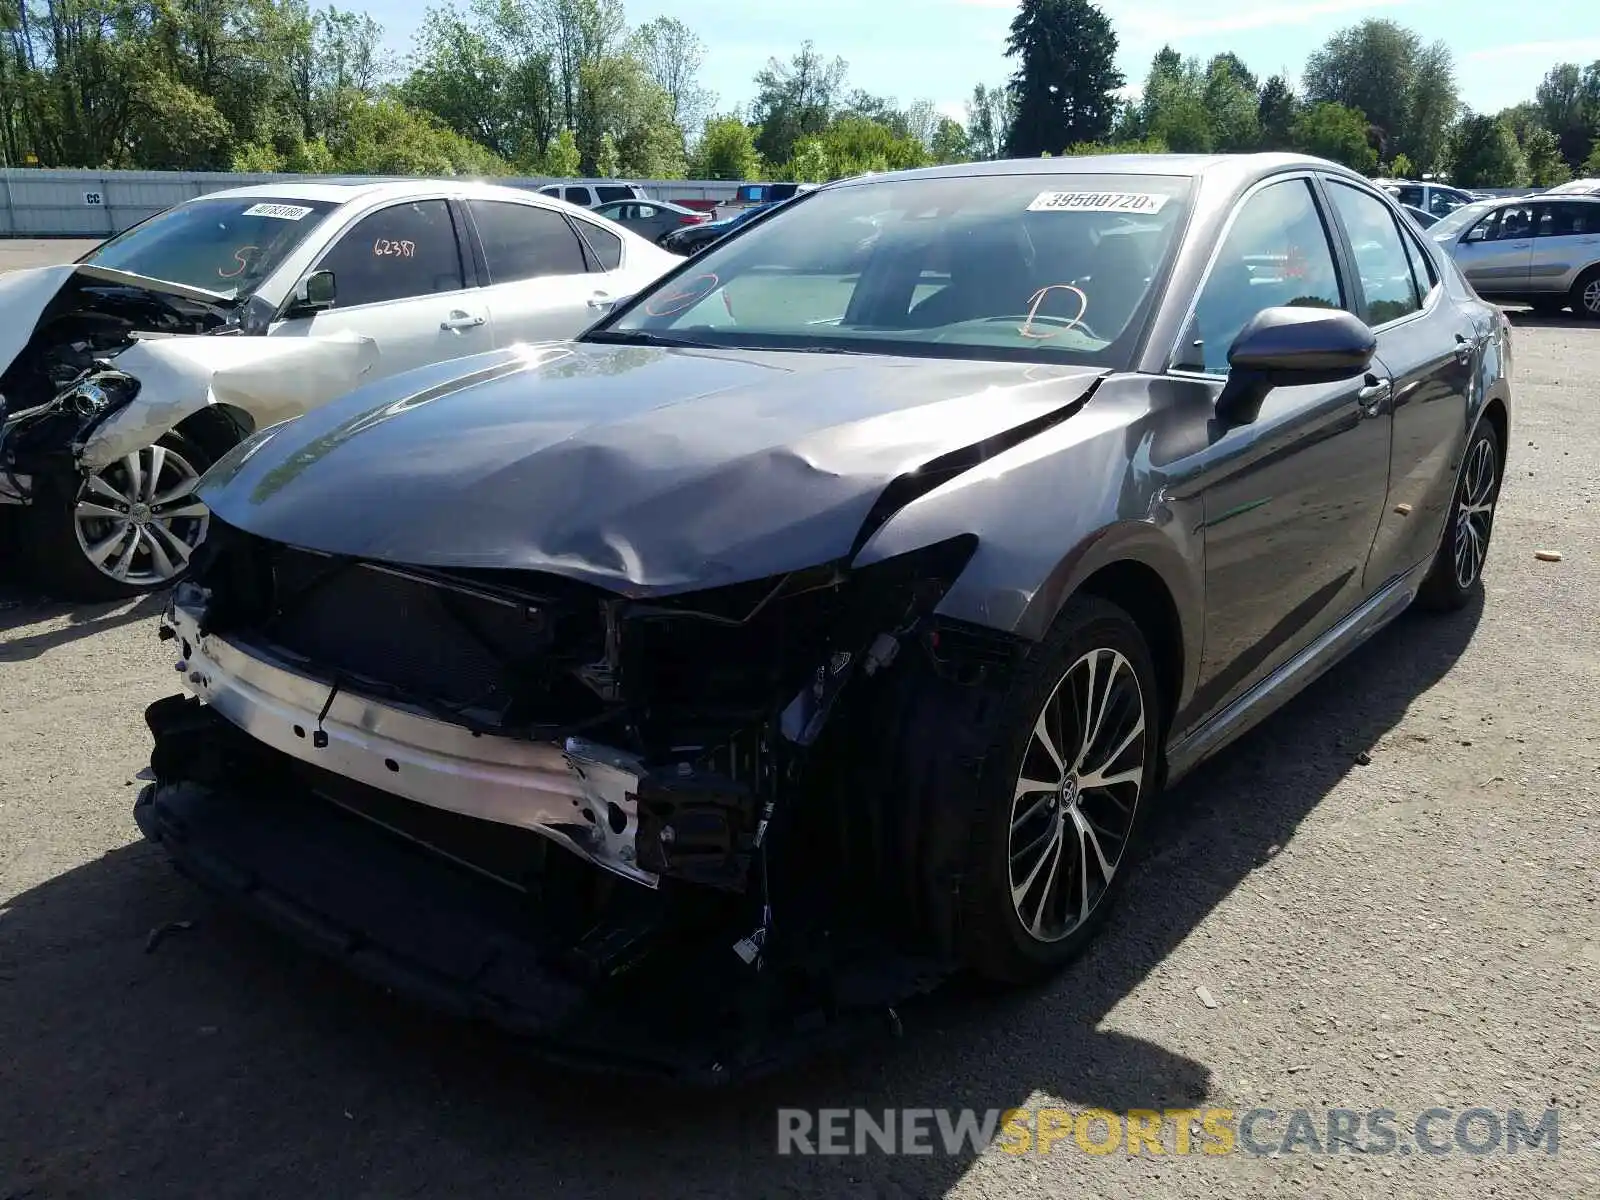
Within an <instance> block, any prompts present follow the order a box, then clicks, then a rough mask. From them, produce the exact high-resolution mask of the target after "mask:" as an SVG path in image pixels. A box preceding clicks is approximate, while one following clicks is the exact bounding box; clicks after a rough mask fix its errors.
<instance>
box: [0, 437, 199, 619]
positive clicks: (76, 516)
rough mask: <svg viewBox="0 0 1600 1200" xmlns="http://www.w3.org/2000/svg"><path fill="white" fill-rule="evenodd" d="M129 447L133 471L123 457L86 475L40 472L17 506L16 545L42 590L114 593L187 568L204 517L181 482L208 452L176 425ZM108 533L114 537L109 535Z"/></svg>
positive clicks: (150, 585) (98, 595)
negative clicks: (150, 441)
mask: <svg viewBox="0 0 1600 1200" xmlns="http://www.w3.org/2000/svg"><path fill="white" fill-rule="evenodd" d="M136 454H137V455H139V456H140V463H141V464H142V465H141V470H140V475H139V477H138V478H134V477H133V475H132V474H131V472H130V470H129V468H128V466H127V465H126V461H127V460H123V461H121V462H118V463H114V464H112V465H111V466H110V467H107V468H106V469H105V470H104V471H102V472H101V473H100V474H99V475H97V476H95V477H94V480H92V481H91V480H85V479H83V478H82V477H81V476H79V475H76V474H73V475H59V476H56V477H55V478H51V479H45V480H43V484H44V486H43V487H42V488H41V490H40V492H39V494H38V495H37V496H35V498H34V501H33V503H32V504H30V505H29V506H28V507H27V508H26V509H24V510H23V512H24V514H25V515H24V520H23V529H22V531H21V533H22V541H23V545H24V547H25V548H26V551H27V554H28V557H29V563H30V566H31V567H32V572H33V574H34V576H35V577H36V579H37V580H38V582H39V584H40V585H41V586H42V587H43V588H44V589H45V590H46V591H48V592H49V593H50V594H52V595H54V596H58V597H60V598H61V599H64V600H81V601H105V600H122V599H126V598H128V597H130V596H140V595H144V594H146V593H148V592H155V591H160V590H161V589H163V588H166V587H170V586H171V585H172V584H174V583H176V582H177V581H178V580H179V579H181V578H182V577H183V575H184V573H185V571H187V569H188V556H189V553H191V552H192V551H193V549H194V547H195V546H197V545H199V543H200V539H201V538H203V537H204V536H205V527H206V523H207V517H206V515H205V509H204V505H201V504H200V503H199V501H198V500H195V499H194V497H193V495H192V493H190V492H187V491H184V490H183V489H184V488H185V487H189V488H192V486H193V484H194V483H195V482H197V481H198V480H199V477H200V476H201V475H203V474H205V471H206V468H207V467H209V466H210V465H211V461H212V459H211V456H210V455H209V454H207V453H206V452H205V450H204V449H202V448H201V447H200V446H199V445H198V444H197V443H196V442H194V441H193V440H192V439H190V438H186V437H184V436H183V435H182V434H180V433H169V434H166V435H165V436H164V437H162V438H161V439H160V440H159V441H157V442H156V443H155V445H154V446H151V447H147V448H145V449H144V450H140V451H137V452H136ZM129 457H130V458H132V457H133V456H132V455H130V456H129ZM152 470H153V473H152ZM133 492H137V493H138V494H137V495H133V494H132V493H133ZM152 501H154V502H156V503H154V504H152V503H151V502H152ZM86 506H87V507H86ZM97 513H98V514H102V515H95V514H97ZM114 537H117V538H120V540H119V541H116V542H112V541H110V539H112V538H114ZM130 543H131V545H130ZM97 553H98V554H100V555H101V557H100V559H99V562H98V564H97V562H96V560H95V558H94V555H95V554H97ZM119 571H120V575H119Z"/></svg>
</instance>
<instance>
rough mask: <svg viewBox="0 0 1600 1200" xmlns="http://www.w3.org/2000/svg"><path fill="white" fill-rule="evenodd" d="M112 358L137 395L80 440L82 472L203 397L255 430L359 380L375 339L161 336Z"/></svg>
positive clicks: (196, 407)
mask: <svg viewBox="0 0 1600 1200" xmlns="http://www.w3.org/2000/svg"><path fill="white" fill-rule="evenodd" d="M113 362H114V363H115V365H116V368H117V370H119V371H122V372H125V373H126V374H128V375H131V376H133V377H134V378H135V379H137V380H138V381H139V385H140V386H139V394H138V395H137V396H136V397H134V399H133V400H132V401H131V402H130V403H129V404H128V405H127V406H126V407H124V408H122V409H119V410H118V411H117V412H115V413H113V414H112V415H111V416H110V417H108V418H107V419H106V420H105V421H103V422H101V423H100V425H98V426H97V427H96V428H95V430H94V432H93V433H92V434H90V435H89V437H88V438H87V439H86V440H85V442H84V447H83V453H82V455H81V456H80V457H79V464H80V466H82V467H83V468H84V469H85V470H87V471H99V470H101V469H103V468H104V467H106V466H107V465H108V464H110V463H112V462H115V461H116V460H117V459H119V458H121V457H122V456H123V455H125V454H129V453H131V452H132V451H134V450H137V449H139V448H140V447H141V446H148V445H149V444H150V443H151V442H153V441H155V440H156V439H157V438H159V437H160V436H161V435H162V434H164V433H167V432H169V431H170V430H171V429H172V428H173V427H174V426H175V425H177V424H178V422H180V421H182V420H183V419H184V418H185V417H187V416H189V415H191V414H193V413H196V412H199V411H200V410H201V409H202V408H204V407H206V405H208V404H214V403H222V404H228V405H231V406H233V407H234V408H239V409H243V410H244V411H245V412H247V413H249V414H250V416H251V418H252V419H253V420H254V421H255V425H256V428H258V429H261V428H265V427H266V426H268V425H275V424H277V423H278V422H279V421H286V420H288V419H289V418H290V417H295V416H299V415H300V414H301V413H302V412H304V411H305V410H306V409H308V408H311V407H314V406H315V405H318V404H324V403H326V402H327V401H329V400H332V399H334V398H335V397H336V396H341V395H343V394H344V393H345V392H348V391H349V390H350V389H351V388H353V387H356V386H357V385H358V384H360V382H361V380H362V378H363V377H364V376H365V375H367V374H368V373H369V372H370V371H371V370H372V368H373V367H374V366H375V365H376V364H377V362H378V344H377V343H376V342H375V341H373V339H371V338H366V337H360V336H358V335H356V334H353V333H344V334H337V335H332V336H329V337H314V338H294V337H234V336H229V337H213V336H206V335H196V336H192V337H191V336H178V337H162V338H151V339H149V340H143V339H141V340H140V341H138V342H136V343H135V344H134V345H132V346H130V347H128V349H126V350H124V351H123V352H122V353H121V354H119V355H117V356H116V358H115V359H114V360H113Z"/></svg>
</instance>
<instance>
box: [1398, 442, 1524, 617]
mask: <svg viewBox="0 0 1600 1200" xmlns="http://www.w3.org/2000/svg"><path fill="white" fill-rule="evenodd" d="M1503 466H1504V463H1503V460H1502V458H1501V449H1500V436H1499V435H1498V434H1497V433H1496V432H1495V428H1494V426H1493V425H1491V424H1489V422H1487V421H1479V422H1478V427H1477V429H1475V430H1474V431H1473V434H1472V440H1471V441H1469V442H1468V443H1467V452H1466V454H1465V455H1464V456H1463V457H1462V459H1461V472H1460V475H1459V477H1458V478H1457V480H1456V490H1455V496H1454V498H1453V499H1452V500H1451V501H1450V513H1449V515H1448V516H1447V517H1446V518H1445V526H1444V536H1443V537H1442V538H1441V539H1440V540H1439V551H1438V553H1437V554H1436V555H1435V556H1434V559H1433V567H1432V568H1431V569H1430V570H1429V571H1428V576H1427V578H1426V579H1424V580H1423V582H1422V587H1421V588H1420V589H1419V590H1418V592H1417V604H1418V605H1420V606H1421V607H1422V608H1425V609H1429V610H1431V611H1433V612H1454V611H1455V610H1457V609H1460V608H1465V607H1466V606H1467V603H1468V602H1469V601H1470V600H1471V599H1472V598H1473V597H1474V596H1475V595H1477V594H1478V593H1479V592H1481V591H1482V590H1483V564H1484V563H1485V562H1486V561H1487V560H1488V557H1489V538H1490V536H1491V535H1492V534H1493V533H1494V510H1495V506H1496V505H1497V504H1498V503H1499V500H1500V479H1501V476H1502V474H1503V473H1504V471H1503Z"/></svg>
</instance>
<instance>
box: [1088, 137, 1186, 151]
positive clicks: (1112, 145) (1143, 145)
mask: <svg viewBox="0 0 1600 1200" xmlns="http://www.w3.org/2000/svg"><path fill="white" fill-rule="evenodd" d="M1170 150H1171V147H1170V146H1168V145H1167V143H1166V142H1164V141H1162V140H1161V138H1159V137H1148V138H1142V139H1139V140H1137V141H1128V142H1075V143H1074V144H1072V145H1071V146H1068V147H1067V148H1066V149H1065V150H1064V151H1062V153H1063V154H1064V155H1083V154H1166V153H1168V152H1169V151H1170Z"/></svg>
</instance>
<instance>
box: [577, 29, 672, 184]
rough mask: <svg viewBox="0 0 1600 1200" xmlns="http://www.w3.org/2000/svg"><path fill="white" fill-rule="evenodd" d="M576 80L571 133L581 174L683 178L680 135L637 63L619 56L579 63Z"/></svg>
mask: <svg viewBox="0 0 1600 1200" xmlns="http://www.w3.org/2000/svg"><path fill="white" fill-rule="evenodd" d="M578 80H579V88H578V120H577V124H576V127H575V129H574V133H575V135H576V138H577V143H578V153H579V155H580V156H581V158H582V162H583V169H584V170H585V171H594V172H595V173H596V174H600V175H606V176H615V175H620V174H627V175H637V176H641V177H643V178H647V179H681V178H683V175H684V172H685V170H686V169H687V161H686V156H685V150H684V137H683V131H682V130H681V129H679V128H678V126H677V124H676V122H674V121H673V119H672V102H671V100H670V99H669V98H668V96H667V94H666V92H664V91H662V90H661V88H660V87H658V86H657V85H656V84H655V82H654V81H653V80H651V78H650V75H649V72H648V71H646V70H645V67H644V65H643V64H642V63H640V61H639V60H638V59H636V58H634V57H633V55H631V54H625V53H624V54H612V55H608V56H606V57H604V58H601V59H597V60H596V61H594V62H589V63H585V64H584V66H583V68H582V70H581V71H580V72H579V75H578ZM608 155H609V156H611V157H608ZM606 167H609V168H610V169H609V170H607V169H605V168H606Z"/></svg>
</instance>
